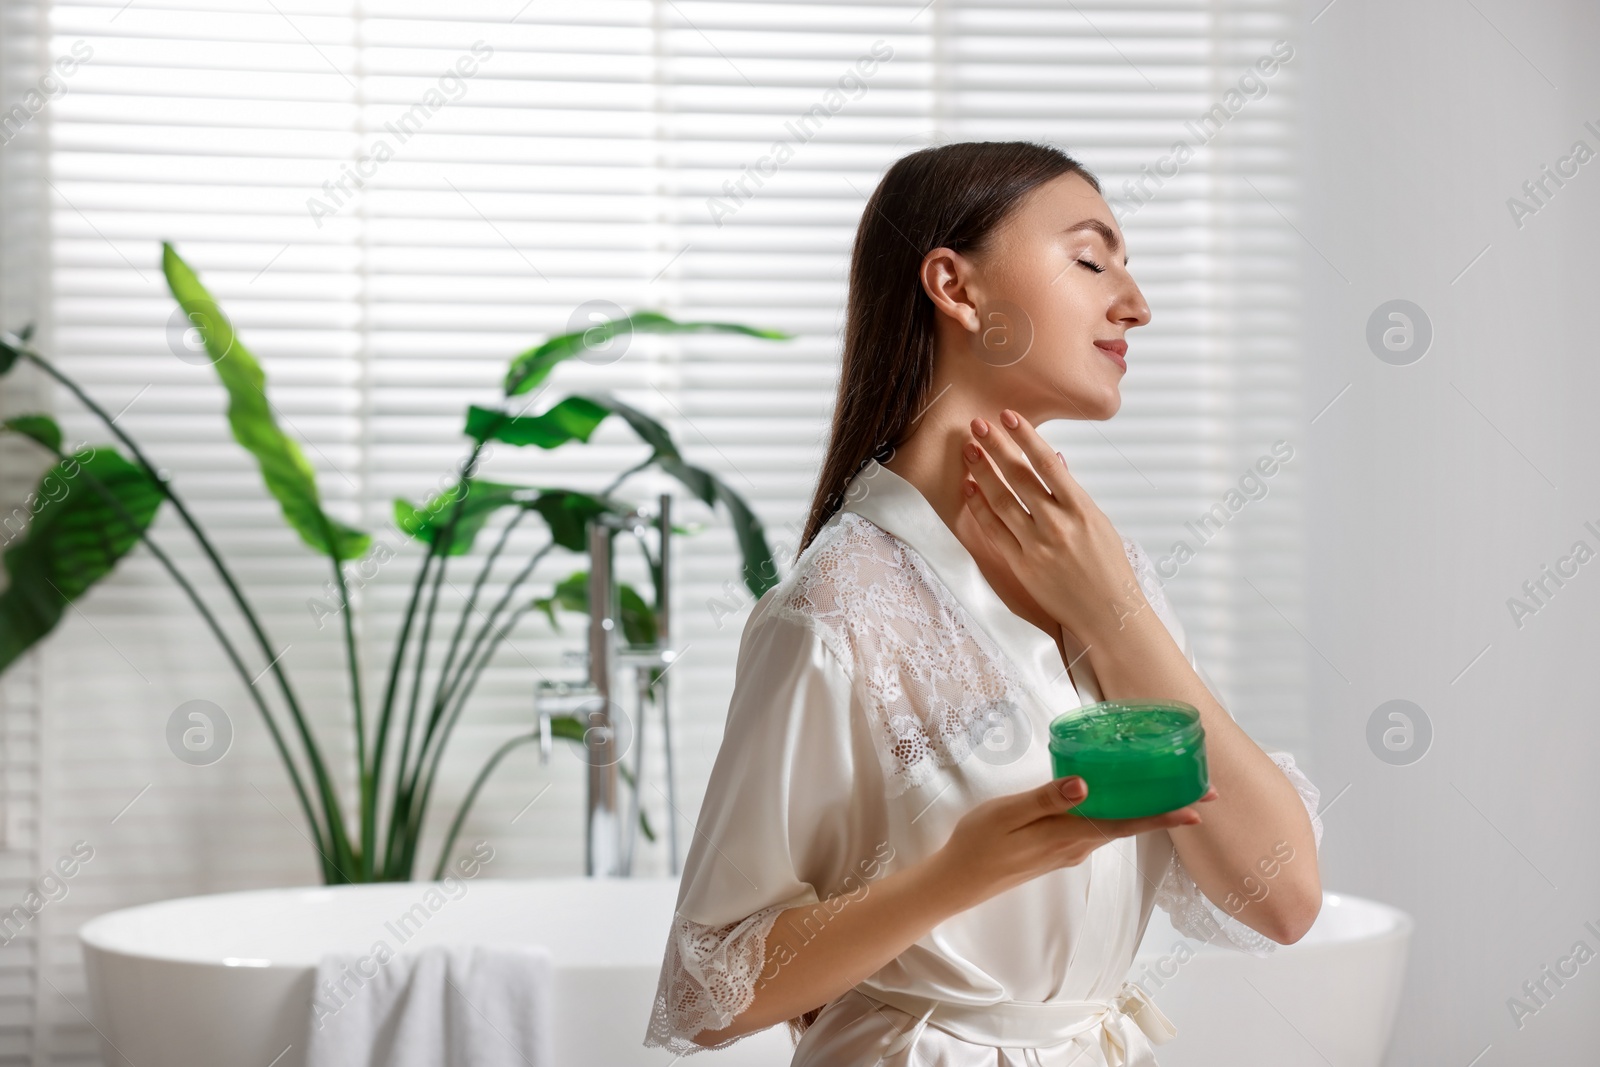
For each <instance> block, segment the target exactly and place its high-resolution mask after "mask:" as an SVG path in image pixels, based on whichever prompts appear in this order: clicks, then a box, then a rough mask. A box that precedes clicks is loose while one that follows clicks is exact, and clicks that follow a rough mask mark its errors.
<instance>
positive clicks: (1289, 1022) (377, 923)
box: [79, 878, 1411, 1067]
mask: <svg viewBox="0 0 1600 1067" xmlns="http://www.w3.org/2000/svg"><path fill="white" fill-rule="evenodd" d="M425 888H426V887H425V886H422V885H418V884H399V885H378V886H346V887H340V888H337V889H273V890H261V891H254V892H247V893H224V894H217V895H214V896H203V897H189V898H186V899H182V900H169V901H163V902H161V903H159V904H149V905H146V906H144V907H138V908H129V909H127V910H124V911H118V912H112V913H111V914H109V915H102V916H100V917H99V918H97V919H94V920H92V921H90V922H88V923H86V924H84V926H83V928H82V929H81V930H80V931H79V938H80V940H81V941H82V944H83V953H84V963H85V967H86V969H87V972H88V981H89V996H90V1001H91V1004H92V1014H93V1018H94V1023H95V1025H96V1026H97V1027H98V1028H99V1030H100V1033H101V1036H102V1038H103V1044H102V1054H103V1056H104V1060H105V1063H106V1064H107V1065H108V1067H121V1065H122V1064H125V1063H131V1064H135V1065H137V1067H213V1065H215V1064H219V1063H234V1064H263V1065H264V1064H268V1063H271V1064H273V1067H301V1064H303V1061H304V1048H305V1033H306V1024H307V1019H308V1016H309V1012H310V999H311V987H312V975H313V973H314V968H315V966H316V962H317V958H318V956H319V955H320V954H321V953H323V952H325V951H341V952H360V953H365V952H368V951H369V950H370V949H371V948H372V945H373V943H374V942H375V941H378V940H380V939H382V940H384V941H386V942H387V943H388V944H390V945H391V946H394V942H395V938H394V935H393V934H392V933H390V932H388V930H387V929H386V928H385V926H384V923H385V922H386V921H388V920H390V919H392V918H394V917H395V916H398V915H400V914H401V913H403V912H405V911H406V910H407V909H409V908H411V906H412V905H413V904H415V903H417V902H418V901H419V900H420V898H421V896H422V893H423V891H424V889H425ZM676 895H677V886H676V883H675V882H672V881H668V880H657V879H649V880H645V879H639V880H590V879H584V878H574V879H554V880H540V881H482V882H473V883H468V887H467V891H466V892H465V894H464V895H462V896H461V897H460V898H459V899H457V900H453V901H450V902H449V903H447V904H446V905H445V906H443V907H442V908H440V909H439V910H438V911H437V913H435V914H434V915H433V916H432V918H431V919H429V920H428V921H427V922H426V923H425V924H424V925H423V926H422V928H421V929H420V930H419V931H418V932H417V933H416V935H415V936H414V937H412V938H411V940H409V941H407V942H406V944H405V947H404V949H403V950H402V951H404V950H410V949H414V948H416V947H420V946H422V945H424V944H434V943H438V942H444V941H449V942H471V941H482V942H494V943H502V944H503V943H508V942H509V943H517V942H525V943H537V944H542V945H545V946H547V947H549V949H550V950H551V952H552V954H553V957H554V960H555V965H556V969H557V981H556V990H557V992H556V996H557V1003H556V1006H555V1012H554V1018H555V1019H557V1020H559V1023H560V1026H561V1029H560V1030H559V1031H558V1032H557V1034H556V1035H555V1046H556V1062H558V1063H561V1064H570V1065H573V1067H586V1065H590V1064H594V1065H601V1067H627V1065H631V1064H641V1065H645V1064H648V1065H654V1067H666V1065H667V1064H668V1063H670V1062H671V1061H672V1057H671V1056H668V1055H666V1054H665V1053H664V1052H663V1051H662V1050H660V1049H646V1048H644V1047H643V1046H642V1044H641V1041H642V1039H643V1036H644V1031H645V1025H646V1021H647V1019H648V1016H649V1011H650V1005H651V1001H652V999H653V998H654V995H655V987H656V977H657V975H658V973H659V970H660V966H661V951H662V948H663V946H664V945H665V940H666V932H667V928H668V926H669V924H670V921H671V917H672V908H673V903H674V901H675V900H676ZM1164 920H1165V916H1164V915H1163V913H1161V912H1160V911H1157V912H1156V913H1155V916H1154V917H1153V918H1152V920H1151V930H1150V931H1149V932H1148V933H1147V935H1146V937H1145V940H1144V943H1143V945H1142V946H1141V947H1140V955H1139V959H1138V960H1137V961H1136V963H1135V966H1134V969H1133V974H1132V975H1131V977H1133V978H1135V979H1140V980H1142V981H1143V984H1144V985H1145V987H1146V988H1147V989H1149V990H1150V991H1151V993H1152V995H1153V996H1154V997H1155V999H1156V1001H1157V1003H1158V1004H1160V1006H1161V1008H1162V1010H1163V1011H1165V1012H1166V1013H1167V1015H1168V1016H1169V1017H1170V1018H1171V1019H1172V1020H1173V1022H1174V1023H1176V1024H1177V1026H1178V1028H1179V1030H1180V1034H1179V1036H1178V1038H1177V1039H1176V1040H1175V1041H1173V1042H1172V1043H1170V1044H1168V1045H1165V1046H1163V1047H1162V1048H1161V1050H1160V1056H1161V1062H1162V1064H1163V1067H1224V1065H1226V1067H1256V1065H1261V1067H1266V1065H1269V1064H1270V1065H1271V1067H1294V1065H1296V1064H1300V1063H1306V1064H1313V1063H1314V1064H1317V1065H1318V1067H1324V1065H1325V1064H1332V1065H1334V1067H1377V1065H1378V1064H1379V1063H1380V1062H1381V1060H1382V1054H1383V1047H1384V1045H1385V1044H1386V1042H1387V1040H1388V1035H1389V1030H1390V1028H1391V1026H1392V1024H1393V1021H1394V1016H1395V1007H1396V1004H1397V1002H1398V1000H1399V995H1400V983H1401V979H1402V977H1403V974H1404V969H1405V956H1406V947H1407V943H1408V940H1409V937H1410V932H1411V920H1410V918H1409V917H1408V916H1406V915H1404V914H1403V913H1401V912H1399V911H1397V910H1395V909H1393V908H1389V907H1387V906H1385V905H1381V904H1376V903H1373V902H1371V901H1367V900H1361V899H1358V898H1355V897H1348V896H1343V895H1336V894H1328V895H1327V896H1326V898H1325V903H1324V905H1323V909H1322V914H1321V916H1320V917H1319V918H1318V920H1317V923H1316V925H1315V926H1314V927H1313V928H1312V930H1311V932H1310V933H1309V934H1307V935H1306V937H1305V938H1304V939H1302V940H1301V941H1300V942H1299V943H1298V944H1295V945H1291V946H1287V947H1280V948H1279V949H1278V951H1277V952H1276V953H1275V954H1274V955H1273V956H1272V957H1269V958H1267V959H1263V960H1257V959H1252V958H1249V957H1246V956H1243V955H1242V954H1235V953H1228V952H1224V951H1221V950H1217V949H1212V948H1209V947H1206V946H1201V947H1199V949H1198V951H1197V952H1196V955H1195V957H1194V958H1193V959H1189V960H1188V961H1187V962H1184V963H1182V964H1181V965H1179V964H1177V963H1176V960H1175V959H1173V958H1172V956H1173V953H1172V951H1171V950H1172V948H1173V946H1174V945H1175V944H1177V943H1178V942H1179V941H1180V940H1181V939H1180V938H1178V936H1177V935H1176V934H1175V933H1174V932H1173V931H1172V928H1171V927H1170V926H1169V925H1167V924H1166V923H1165V921H1164ZM1186 944H1189V945H1190V946H1191V947H1192V946H1193V942H1186ZM1162 957H1168V959H1167V961H1166V963H1165V964H1163V963H1162ZM1147 966H1148V968H1149V969H1148V970H1147V969H1146V968H1147ZM1168 976H1170V977H1168ZM791 1052H792V1047H791V1045H790V1043H789V1039H788V1033H787V1028H786V1027H783V1026H781V1025H780V1026H777V1027H774V1028H772V1029H770V1030H767V1031H765V1032H763V1033H761V1034H756V1035H753V1036H751V1037H749V1038H746V1039H745V1040H743V1041H740V1042H739V1043H737V1044H735V1045H734V1046H732V1047H731V1048H729V1049H725V1050H723V1051H721V1052H716V1053H706V1054H701V1055H697V1056H696V1057H695V1059H694V1062H696V1063H705V1064H706V1065H707V1067H717V1065H722V1067H735V1065H745V1064H749V1065H756V1064H761V1065H765V1067H774V1065H782V1064H786V1063H788V1062H789V1058H790V1055H791ZM275 1058H276V1059H275Z"/></svg>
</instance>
